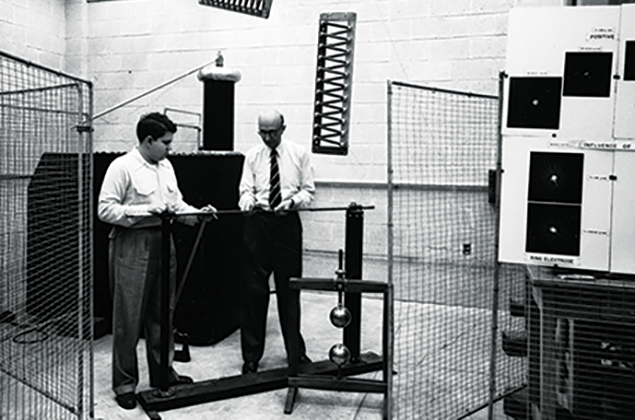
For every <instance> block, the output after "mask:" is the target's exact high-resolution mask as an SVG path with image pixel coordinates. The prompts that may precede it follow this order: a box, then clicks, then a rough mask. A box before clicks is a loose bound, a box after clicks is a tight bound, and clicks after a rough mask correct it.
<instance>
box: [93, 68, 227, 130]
mask: <svg viewBox="0 0 635 420" xmlns="http://www.w3.org/2000/svg"><path fill="white" fill-rule="evenodd" d="M215 62H216V59H214V60H212V61H210V62H209V63H205V64H203V65H202V66H198V67H197V68H195V69H192V70H190V71H188V72H187V73H184V74H182V75H180V76H177V77H175V78H173V79H170V80H168V81H167V82H164V83H162V84H160V85H158V86H156V87H154V88H152V89H150V90H147V91H145V92H143V93H141V94H139V95H137V96H134V97H132V98H130V99H128V100H126V101H123V102H122V103H120V104H119V105H115V106H113V107H111V108H108V109H107V110H105V111H102V112H100V113H98V114H95V115H94V116H93V121H94V120H96V119H97V118H101V117H103V116H104V115H107V114H110V113H111V112H113V111H116V110H118V109H119V108H123V107H124V106H126V105H129V104H131V103H132V102H134V101H137V100H139V99H141V98H143V97H144V96H148V95H149V94H151V93H154V92H156V91H157V90H160V89H163V88H164V87H166V86H169V85H171V84H172V83H175V82H178V81H179V80H181V79H184V78H186V77H187V76H189V75H191V74H194V73H196V72H197V71H199V70H201V69H202V68H204V67H206V66H208V65H210V64H213V63H215Z"/></svg>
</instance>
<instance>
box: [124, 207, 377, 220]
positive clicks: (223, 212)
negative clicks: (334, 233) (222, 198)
mask: <svg viewBox="0 0 635 420" xmlns="http://www.w3.org/2000/svg"><path fill="white" fill-rule="evenodd" d="M357 208H358V209H361V210H372V209H374V208H375V206H373V205H371V206H358V207H357ZM348 209H349V207H348V206H347V207H306V208H300V209H295V210H289V213H291V212H296V211H297V212H305V211H308V212H316V211H346V210H348ZM256 211H259V210H256ZM261 211H264V210H261ZM251 213H253V211H243V210H238V209H235V210H218V211H216V212H214V213H208V212H203V211H197V212H188V213H172V214H170V216H171V217H173V218H176V217H179V216H209V217H213V216H214V215H216V216H229V215H240V214H243V215H248V214H251ZM133 216H143V217H145V216H153V214H152V213H146V212H141V213H136V214H134V215H133Z"/></svg>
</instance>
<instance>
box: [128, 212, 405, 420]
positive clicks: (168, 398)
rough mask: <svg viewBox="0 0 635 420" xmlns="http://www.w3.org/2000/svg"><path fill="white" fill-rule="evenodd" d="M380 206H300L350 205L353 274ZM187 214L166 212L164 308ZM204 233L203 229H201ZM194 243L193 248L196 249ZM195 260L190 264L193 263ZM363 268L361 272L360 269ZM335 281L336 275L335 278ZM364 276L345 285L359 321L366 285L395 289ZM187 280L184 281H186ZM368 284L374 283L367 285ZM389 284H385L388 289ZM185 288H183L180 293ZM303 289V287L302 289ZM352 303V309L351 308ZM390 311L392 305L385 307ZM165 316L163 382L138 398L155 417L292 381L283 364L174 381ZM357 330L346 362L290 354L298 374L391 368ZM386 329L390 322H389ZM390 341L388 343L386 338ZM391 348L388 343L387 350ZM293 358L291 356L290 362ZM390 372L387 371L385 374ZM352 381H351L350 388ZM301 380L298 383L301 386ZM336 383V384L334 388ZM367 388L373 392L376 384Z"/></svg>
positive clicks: (349, 263) (350, 266) (351, 333)
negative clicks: (301, 361) (302, 360)
mask: <svg viewBox="0 0 635 420" xmlns="http://www.w3.org/2000/svg"><path fill="white" fill-rule="evenodd" d="M372 208H374V206H368V207H363V206H361V205H358V204H356V203H351V204H350V205H349V206H348V207H330V208H307V209H300V210H299V211H341V210H346V251H347V253H346V262H345V264H346V267H347V269H350V272H351V273H353V275H356V276H359V277H357V278H361V267H362V239H363V210H364V209H372ZM238 213H241V212H239V211H234V210H226V211H219V212H217V213H216V214H217V215H223V214H238ZM182 215H183V214H181V215H166V216H164V217H163V219H162V220H163V225H162V234H163V238H162V240H163V244H162V246H163V248H162V276H161V279H162V288H161V290H162V293H163V295H162V304H163V305H164V306H163V307H164V308H169V303H170V285H169V281H170V263H169V261H170V229H171V225H172V224H173V221H174V220H175V218H176V216H182ZM199 235H200V232H199ZM195 251H196V249H195V248H194V249H193V250H192V252H195ZM188 265H189V264H188ZM355 273H357V274H355ZM330 283H331V284H332V283H333V281H332V280H330ZM357 283H358V282H352V283H351V280H348V283H347V284H348V286H347V287H346V288H345V289H343V290H342V292H343V293H345V294H346V305H347V306H349V305H350V307H349V309H350V310H351V313H352V314H353V319H356V320H357V324H358V325H359V319H360V316H361V297H360V296H359V293H360V292H362V291H365V292H370V291H375V293H380V292H383V293H386V292H387V291H388V290H390V291H389V292H388V293H391V291H392V289H385V288H386V287H387V285H386V284H385V283H377V284H375V283H374V282H367V281H364V282H363V287H362V286H360V285H358V284H357ZM181 286H182V285H181ZM367 287H368V288H369V289H367ZM384 289H385V290H384ZM179 292H180V290H179V291H177V295H178V294H179ZM298 293H299V291H298ZM351 308H352V309H351ZM384 311H386V308H384ZM162 314H163V318H162V320H161V322H162V324H161V334H162V336H161V339H162V342H161V363H162V369H163V371H162V373H163V374H162V378H161V382H160V386H159V388H158V389H155V390H147V391H141V392H139V393H138V394H137V400H138V401H139V403H140V404H141V406H142V407H143V409H144V410H145V411H146V413H147V415H148V416H149V417H150V418H151V419H153V420H154V419H156V420H160V419H161V416H160V415H159V414H158V412H160V411H166V410H173V409H177V408H182V407H188V406H191V405H196V404H203V403H208V402H212V401H219V400H223V399H228V398H234V397H240V396H245V395H252V394H257V393H260V392H268V391H273V390H277V389H283V388H286V387H288V386H289V372H290V369H291V366H289V368H278V369H271V370H266V371H258V372H257V373H255V374H249V375H236V376H230V377H224V378H217V379H210V380H205V381H200V382H194V383H191V384H184V385H177V386H172V387H169V386H168V380H169V378H168V375H169V362H168V355H169V351H170V348H169V335H168V331H169V330H170V318H169V311H168V310H167V309H165V310H162ZM350 328H351V330H350V331H349V332H348V333H346V331H345V334H348V337H349V338H348V339H347V338H346V337H345V342H346V343H348V344H347V345H350V347H349V348H352V349H356V353H354V355H353V356H354V357H352V358H351V360H350V362H349V363H347V364H346V365H345V366H335V365H334V364H333V363H332V362H331V361H330V360H326V361H320V362H313V363H310V364H306V365H302V366H299V367H298V366H297V355H296V357H295V358H293V357H291V355H290V358H291V359H293V360H295V361H296V366H295V367H294V369H295V373H296V374H302V375H307V376H309V377H316V376H317V377H320V376H324V378H325V379H327V381H328V380H329V377H332V376H333V375H337V376H338V377H340V378H343V377H347V376H353V375H361V374H364V373H368V372H374V371H377V370H381V369H383V370H384V371H385V370H386V369H387V368H388V364H387V363H386V360H385V358H382V357H381V356H378V355H377V354H375V353H372V352H367V353H364V354H359V341H360V331H361V330H360V328H359V326H357V327H355V326H354V325H353V324H351V327H350ZM384 330H386V325H385V324H384ZM384 347H386V345H385V344H384ZM385 352H386V349H384V354H385ZM291 364H293V362H290V365H291ZM385 375H386V374H385V373H384V377H385ZM344 382H346V383H349V384H350V385H356V384H357V381H353V380H350V379H347V380H346V381H344ZM350 385H346V387H347V388H348V387H349V386H350ZM297 386H299V385H296V386H295V387H293V388H296V392H297ZM363 387H364V388H372V389H377V390H379V389H380V388H379V387H378V386H377V385H376V384H372V383H369V384H364V385H363ZM329 389H331V388H329ZM381 389H382V391H376V392H385V389H386V386H385V385H381ZM362 392H373V391H371V390H370V389H367V390H366V391H362Z"/></svg>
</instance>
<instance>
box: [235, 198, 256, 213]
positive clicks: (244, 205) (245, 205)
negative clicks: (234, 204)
mask: <svg viewBox="0 0 635 420" xmlns="http://www.w3.org/2000/svg"><path fill="white" fill-rule="evenodd" d="M238 207H239V208H240V211H244V212H245V215H246V216H251V215H252V214H253V213H254V211H255V210H256V202H255V201H254V200H253V199H249V198H242V199H241V200H240V201H239V202H238Z"/></svg>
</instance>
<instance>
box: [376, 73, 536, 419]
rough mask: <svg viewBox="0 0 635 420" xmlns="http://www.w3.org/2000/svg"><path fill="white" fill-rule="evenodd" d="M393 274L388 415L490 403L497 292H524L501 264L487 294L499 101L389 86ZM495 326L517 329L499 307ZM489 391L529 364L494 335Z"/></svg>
mask: <svg viewBox="0 0 635 420" xmlns="http://www.w3.org/2000/svg"><path fill="white" fill-rule="evenodd" d="M388 97H389V99H388V100H389V105H388V107H389V146H388V147H389V150H388V156H389V160H388V170H389V214H390V216H389V217H390V222H389V229H390V231H389V232H390V237H391V238H392V239H391V240H390V241H389V243H390V244H391V245H390V248H391V249H390V250H389V255H390V274H389V275H390V279H391V281H392V282H393V285H394V290H395V309H394V310H395V325H394V328H395V344H394V347H395V353H394V354H395V355H394V370H395V371H396V375H395V376H394V384H393V399H394V407H395V410H394V414H395V416H394V417H395V418H396V419H418V420H421V419H430V420H433V419H435V420H436V419H452V418H461V417H464V416H467V415H469V414H471V413H473V412H475V411H477V410H479V409H482V408H484V407H485V406H487V405H488V402H489V398H490V379H491V372H492V371H491V369H490V367H491V359H492V357H491V356H492V325H493V322H492V321H493V319H492V317H493V311H494V310H495V306H494V299H497V301H498V302H500V303H503V302H507V301H508V300H509V299H511V297H512V296H514V295H515V294H517V293H521V294H522V293H523V287H522V285H523V284H524V283H523V282H524V275H523V272H522V271H520V270H519V269H518V268H515V267H506V266H500V269H499V270H498V272H499V273H500V274H499V275H500V277H499V278H500V279H501V281H500V284H501V287H500V291H499V293H495V290H494V289H495V282H494V279H495V275H496V271H497V268H498V266H497V263H496V223H497V209H496V206H495V204H493V203H491V202H490V201H492V200H491V199H490V197H491V194H489V193H488V192H489V187H488V185H489V184H488V180H489V179H490V177H491V173H492V170H495V168H496V159H497V150H498V148H497V144H498V143H497V142H498V137H499V136H498V109H499V100H498V98H497V97H494V96H486V95H475V94H468V93H462V92H453V91H446V90H440V89H432V88H425V87H421V86H415V85H410V84H405V83H400V82H389V85H388ZM500 306H501V310H500V311H497V312H496V313H497V316H498V322H499V325H500V326H501V327H502V328H505V329H509V328H513V327H514V323H518V322H521V321H518V320H515V319H514V318H513V317H511V316H510V314H509V310H508V307H507V305H500ZM495 351H496V356H497V359H496V360H497V362H496V370H495V376H496V377H495V378H494V379H495V384H496V392H495V393H494V394H495V395H493V396H492V397H493V398H500V396H502V395H503V394H504V393H505V392H507V390H510V389H513V388H518V387H519V386H521V385H522V382H523V373H524V367H525V366H526V364H525V359H523V358H522V357H516V356H514V357H510V356H507V355H506V354H505V353H504V351H503V349H502V343H501V340H500V337H499V334H497V335H496V349H495Z"/></svg>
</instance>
